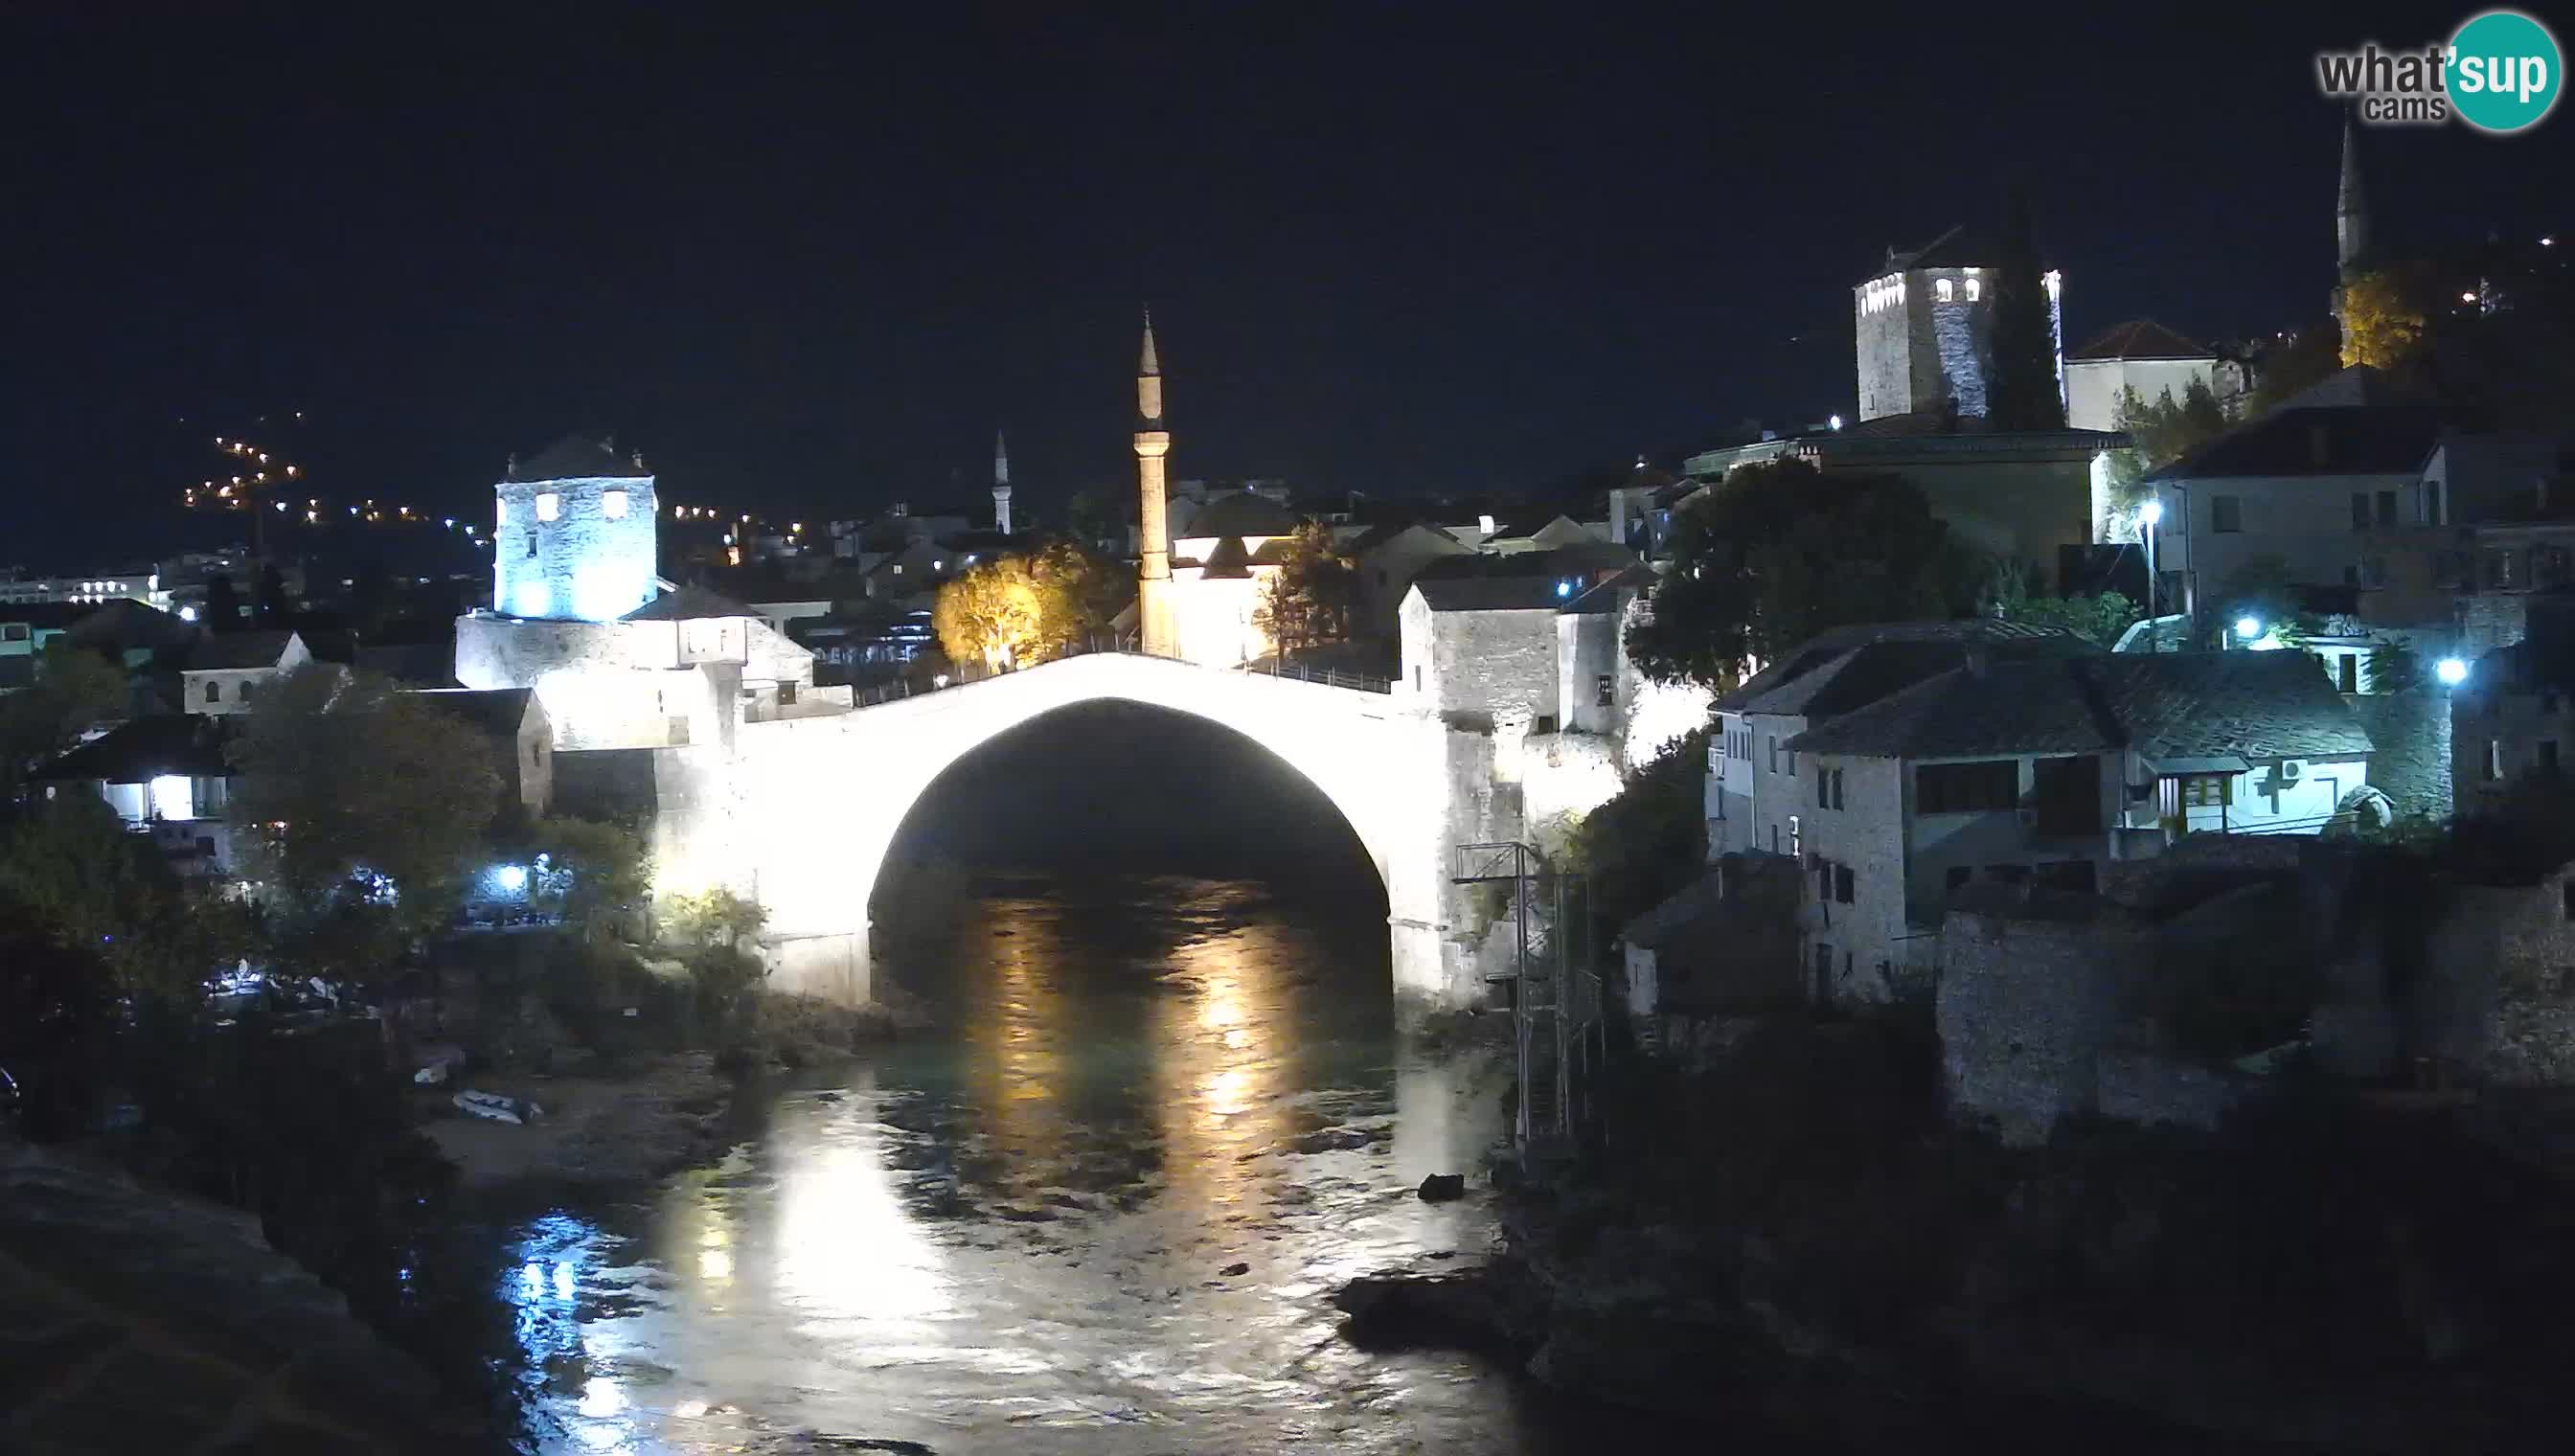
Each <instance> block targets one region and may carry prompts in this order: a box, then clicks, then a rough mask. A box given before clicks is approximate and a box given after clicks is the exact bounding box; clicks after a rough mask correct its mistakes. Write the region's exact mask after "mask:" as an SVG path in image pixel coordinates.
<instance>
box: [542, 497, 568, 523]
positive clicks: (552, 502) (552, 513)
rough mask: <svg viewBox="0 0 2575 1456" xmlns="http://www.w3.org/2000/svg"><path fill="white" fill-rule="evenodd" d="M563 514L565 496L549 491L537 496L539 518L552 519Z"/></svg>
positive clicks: (543, 519)
mask: <svg viewBox="0 0 2575 1456" xmlns="http://www.w3.org/2000/svg"><path fill="white" fill-rule="evenodd" d="M562 514H563V497H561V496H558V495H556V494H555V493H554V492H552V491H547V492H545V493H543V494H542V495H540V496H538V497H537V519H538V520H539V521H552V520H554V519H555V518H556V517H558V516H561V515H562Z"/></svg>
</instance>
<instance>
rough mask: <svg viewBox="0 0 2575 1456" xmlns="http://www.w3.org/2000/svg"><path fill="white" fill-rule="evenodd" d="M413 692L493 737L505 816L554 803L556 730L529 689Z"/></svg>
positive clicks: (529, 814)
mask: <svg viewBox="0 0 2575 1456" xmlns="http://www.w3.org/2000/svg"><path fill="white" fill-rule="evenodd" d="M414 696H415V697H418V698H420V699H422V700H424V701H425V702H428V703H430V704H432V705H433V706H435V707H437V708H440V709H443V710H445V711H446V712H449V713H452V714H454V715H456V716H457V717H459V718H461V719H463V720H465V722H466V723H467V724H468V725H470V726H471V727H473V728H475V729H476V730H477V731H479V732H481V733H483V734H484V735H485V736H486V737H488V738H489V739H491V742H492V762H493V766H494V768H496V769H497V770H499V772H500V775H501V802H502V808H503V812H504V814H505V816H507V815H511V814H516V815H523V816H525V817H526V818H530V819H538V818H543V817H545V816H546V814H547V812H548V811H549V810H550V809H551V808H552V807H553V805H554V728H553V726H552V725H551V724H549V723H548V722H547V721H546V709H545V705H544V704H542V703H540V702H538V701H537V695H536V692H535V691H534V690H533V689H528V688H485V689H474V688H434V689H428V690H425V691H422V692H419V693H417V694H415V695H414Z"/></svg>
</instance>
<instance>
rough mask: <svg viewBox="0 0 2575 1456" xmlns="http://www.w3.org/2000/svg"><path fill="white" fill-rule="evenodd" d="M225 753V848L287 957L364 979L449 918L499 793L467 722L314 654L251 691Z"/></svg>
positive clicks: (483, 746) (487, 755) (485, 751)
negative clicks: (253, 879) (242, 861)
mask: <svg viewBox="0 0 2575 1456" xmlns="http://www.w3.org/2000/svg"><path fill="white" fill-rule="evenodd" d="M227 753H228V756H229V757H230V758H231V760H232V764H233V767H234V769H235V777H234V780H233V787H232V795H231V801H230V804H229V807H228V816H229V817H230V819H231V821H232V824H233V832H234V839H233V842H234V846H235V850H236V853H241V852H243V851H245V850H247V851H248V852H249V854H250V856H251V859H252V861H253V862H254V863H255V864H256V865H257V866H258V869H259V871H260V877H261V878H262V879H263V880H264V883H265V888H266V889H267V891H268V894H269V900H270V903H271V904H272V905H273V906H274V907H275V908H276V910H277V913H278V916H279V919H280V928H281V942H280V950H281V953H282V954H283V955H284V956H285V957H286V958H288V959H289V960H290V961H293V960H302V961H305V962H306V963H308V964H309V965H310V966H311V968H312V972H313V973H315V974H322V975H326V976H329V977H332V978H335V979H343V980H349V981H355V982H359V983H365V982H368V981H371V980H373V979H374V978H375V977H376V976H378V975H380V974H382V973H383V972H384V971H385V970H387V969H389V968H390V964H391V958H392V956H393V955H394V954H395V953H396V952H397V951H398V950H399V948H400V947H401V945H402V944H404V943H405V942H406V941H407V940H409V939H410V938H412V937H415V936H418V935H422V934H426V933H429V932H432V931H434V930H437V929H439V928H442V927H444V926H445V925H447V924H448V923H450V922H451V921H452V920H453V919H454V917H455V913H456V908H457V905H458V903H459V902H460V900H461V898H462V894H463V889H464V885H465V883H466V881H467V879H468V877H469V876H470V875H471V874H473V873H474V872H475V871H477V870H478V869H479V868H480V867H481V864H482V861H483V860H484V859H485V858H486V857H487V856H488V854H489V847H488V846H487V845H486V843H485V842H484V837H483V836H484V831H485V829H486V828H487V827H488V826H489V825H490V824H491V821H492V817H493V812H494V809H495V806H496V804H497V802H498V800H499V796H500V777H499V773H498V770H496V769H495V768H494V767H493V765H492V752H491V745H490V743H489V742H488V741H487V740H486V739H485V737H484V736H483V734H482V733H481V732H479V731H478V730H477V729H475V728H472V727H470V726H469V725H467V724H466V723H465V722H464V721H463V720H461V719H459V718H457V717H456V716H454V715H453V714H451V713H449V712H447V711H446V710H444V709H442V708H439V707H436V706H434V704H433V702H432V701H431V700H429V699H425V698H421V697H419V696H417V695H413V694H407V693H403V692H401V691H400V690H398V689H397V688H396V687H395V686H394V685H393V684H392V683H391V682H389V681H387V680H385V679H382V678H379V677H376V676H374V675H372V674H365V673H346V672H344V671H343V670H341V669H339V668H335V667H330V666H326V665H320V664H316V665H314V666H311V667H307V668H301V669H298V670H296V671H295V672H292V673H289V674H287V675H286V676H285V677H283V678H281V679H279V680H278V681H277V682H275V683H273V684H270V685H269V686H268V687H267V688H266V689H265V690H263V691H262V692H261V693H260V695H259V698H258V700H257V701H256V703H255V704H254V705H253V707H252V708H251V711H250V712H249V713H248V714H246V715H244V724H243V730H242V733H241V736H240V737H238V738H236V739H235V740H234V741H233V743H232V745H231V747H230V748H229V749H228V750H227Z"/></svg>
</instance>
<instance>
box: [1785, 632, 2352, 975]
mask: <svg viewBox="0 0 2575 1456" xmlns="http://www.w3.org/2000/svg"><path fill="white" fill-rule="evenodd" d="M1783 747H1784V749H1785V751H1786V752H1787V753H1790V754H1793V755H1795V757H1794V759H1793V761H1795V762H1796V763H1797V764H1798V765H1799V767H1800V769H1801V770H1802V777H1801V778H1800V779H1799V780H1798V794H1799V796H1800V798H1801V799H1802V800H1803V802H1802V804H1801V806H1800V809H1799V812H1800V816H1801V820H1802V822H1801V825H1800V832H1799V834H1798V835H1797V838H1796V842H1797V843H1798V846H1799V849H1800V851H1801V852H1800V856H1799V858H1800V863H1801V865H1802V867H1803V869H1804V870H1805V873H1806V878H1807V895H1806V905H1805V908H1804V910H1803V912H1802V917H1803V920H1804V928H1805V942H1806V951H1805V956H1806V963H1807V964H1808V966H1809V969H1810V975H1811V983H1810V989H1811V993H1812V994H1813V995H1814V996H1815V997H1816V998H1817V999H1818V1000H1832V1001H1850V1000H1857V1001H1883V1000H1892V999H1918V998H1921V997H1922V996H1925V995H1927V994H1928V992H1929V990H1930V988H1931V980H1932V976H1933V975H1934V974H1935V972H1936V969H1937V964H1938V941H1937V930H1938V926H1939V923H1940V920H1941V917H1942V915H1943V913H1944V912H1945V910H1946V908H1947V906H1948V904H1949V903H1950V902H1951V900H1952V899H1954V898H1955V897H1957V896H1958V895H1959V894H1960V892H1961V891H1963V890H1966V889H1967V888H1968V887H1969V886H1970V885H1971V884H1974V883H1976V882H1977V881H1979V880H1986V881H2000V882H2003V883H2005V884H2015V885H2016V884H2021V883H2025V882H2036V883H2038V884H2041V885H2045V886H2047V887H2050V888H2053V889H2058V890H2067V891H2084V890H2089V889H2092V888H2094V887H2095V886H2096V885H2097V884H2098V883H2099V880H2100V874H2101V870H2102V866H2103V865H2104V864H2106V863H2109V862H2112V861H2117V860H2124V859H2134V858H2143V857H2148V856H2151V855H2154V854H2158V853H2160V852H2162V850H2163V848H2164V846H2165V845H2166V844H2167V843H2169V842H2171V841H2172V840H2174V839H2176V838H2178V837H2180V836H2182V835H2186V834H2194V833H2202V832H2217V833H2232V834H2298V835H2314V834H2317V833H2320V832H2322V831H2323V829H2324V828H2325V827H2326V825H2327V824H2328V823H2329V822H2331V821H2332V819H2333V817H2334V815H2335V814H2336V812H2337V811H2339V810H2340V809H2341V807H2342V805H2343V803H2344V801H2345V799H2346V798H2348V797H2349V796H2351V795H2352V794H2353V793H2354V791H2355V790H2358V789H2360V788H2362V787H2363V786H2364V785H2366V784H2367V782H2368V777H2369V754H2370V750H2371V743H2370V739H2369V735H2368V733H2367V732H2366V731H2365V730H2364V729H2363V728H2361V726H2360V723H2359V721H2358V720H2357V719H2356V718H2355V717H2354V716H2353V715H2352V712H2351V710H2350V708H2349V707H2348V706H2347V705H2345V704H2344V702H2343V700H2342V698H2341V696H2340V695H2338V694H2336V693H2335V692H2334V691H2333V686H2332V685H2331V684H2330V683H2328V682H2327V681H2326V680H2325V678H2324V675H2323V674H2321V673H2319V672H2318V671H2317V670H2316V666H2315V663H2314V662H2313V661H2312V660H2311V659H2309V658H2307V657H2306V656H2305V655H2304V654H2300V653H2254V652H2238V653H2198V654H2172V655H2161V654H2148V655H2132V654H2116V655H2112V654H2092V655H2082V656H2072V657H2057V658H2052V659H2050V658H2039V659H2021V660H2001V661H1997V660H1996V659H1995V658H1993V657H1991V656H1989V655H1987V654H1983V653H1970V654H1969V655H1968V657H1967V661H1966V662H1965V664H1963V665H1962V666H1960V667H1956V668H1952V669H1949V670H1948V671H1945V672H1942V673H1939V674H1937V675H1936V676H1932V677H1928V678H1925V679H1923V680H1922V681H1920V682H1917V683H1915V684H1913V685H1912V686H1910V687H1908V688H1905V689H1903V690H1901V691H1899V692H1896V693H1894V694H1891V695H1888V696H1885V697H1881V698H1879V699H1878V700H1877V701H1875V702H1873V703H1871V704H1869V705H1868V706H1866V707H1863V708H1859V709H1857V710H1855V711H1852V712H1849V713H1846V714H1842V715H1840V716H1838V717H1835V718H1833V719H1831V720H1830V721H1829V722H1826V723H1823V724H1821V725H1819V726H1817V727H1814V728H1808V729H1806V730H1805V731H1804V732H1801V733H1799V734H1797V735H1796V736H1794V737H1792V738H1790V739H1789V740H1788V741H1787V742H1786V743H1785V744H1784V745H1783ZM1772 791H1773V792H1776V791H1777V787H1776V784H1775V782H1774V785H1773V789H1772Z"/></svg>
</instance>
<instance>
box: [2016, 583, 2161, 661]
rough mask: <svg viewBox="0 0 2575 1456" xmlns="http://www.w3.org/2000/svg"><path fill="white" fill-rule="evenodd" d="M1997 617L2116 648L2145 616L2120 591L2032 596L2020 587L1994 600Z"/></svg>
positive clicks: (2103, 646) (2101, 645)
mask: <svg viewBox="0 0 2575 1456" xmlns="http://www.w3.org/2000/svg"><path fill="white" fill-rule="evenodd" d="M1993 610H1994V615H1995V616H1996V617H1999V618H2001V619H2002V620H2003V621H2005V622H2018V623H2024V624H2027V625H2028V626H2031V627H2055V628H2063V629H2065V630H2066V631H2068V632H2072V633H2074V634H2076V635H2077V636H2080V637H2081V638H2083V639H2084V640H2085V641H2087V642H2090V643H2093V644H2096V645H2098V646H2100V647H2102V648H2105V649H2106V648H2112V647H2116V646H2117V645H2118V642H2119V634H2121V633H2123V632H2126V631H2127V630H2128V628H2129V626H2130V625H2131V624H2133V623H2135V622H2136V620H2137V619H2138V618H2139V617H2141V616H2143V615H2144V614H2143V613H2141V612H2139V611H2138V610H2137V604H2136V603H2134V602H2131V601H2129V600H2128V598H2127V596H2126V594H2124V593H2120V592H2104V593H2102V594H2101V595H2099V596H2097V597H2081V596H2077V597H2033V596H2030V595H2029V594H2028V593H2027V592H2026V591H2025V590H2022V589H2019V588H2018V587H2017V586H2015V587H2014V589H2013V590H2011V591H2010V592H2009V594H2008V595H2005V596H2002V597H1998V598H1997V599H1995V602H1994V605H1993Z"/></svg>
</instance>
